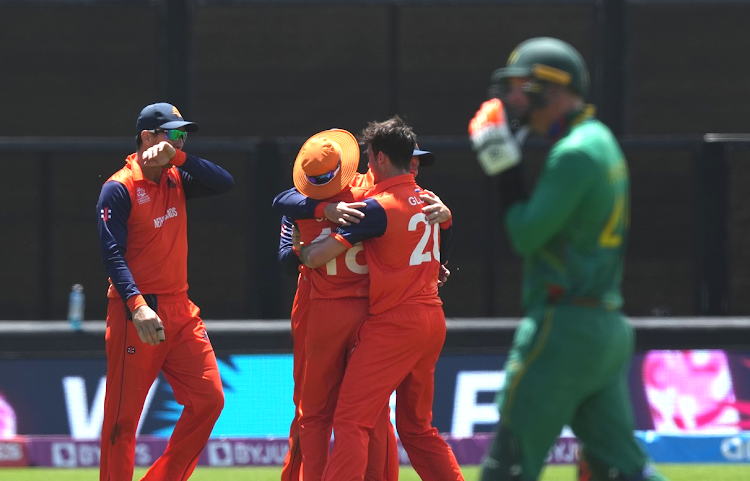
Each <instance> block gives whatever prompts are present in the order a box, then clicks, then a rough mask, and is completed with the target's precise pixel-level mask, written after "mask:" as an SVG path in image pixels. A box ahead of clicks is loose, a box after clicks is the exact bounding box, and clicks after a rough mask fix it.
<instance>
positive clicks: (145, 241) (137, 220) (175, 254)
mask: <svg viewBox="0 0 750 481" xmlns="http://www.w3.org/2000/svg"><path fill="white" fill-rule="evenodd" d="M126 162H127V164H126V165H125V167H123V168H122V169H120V170H119V171H117V172H116V173H115V174H114V175H112V177H110V178H109V180H111V181H116V182H119V183H120V184H122V185H124V186H125V188H127V190H128V193H129V194H130V201H131V208H130V215H129V217H128V221H127V228H128V237H127V250H126V251H125V261H126V262H127V264H128V267H129V268H130V272H131V273H132V275H133V281H134V282H135V285H136V286H138V290H140V291H141V293H149V294H170V295H171V294H179V293H182V292H186V291H187V290H188V282H187V252H188V246H187V211H186V209H185V191H184V189H183V188H182V178H181V177H180V173H179V172H178V171H177V168H176V167H171V168H169V169H164V171H163V172H162V175H161V178H160V179H159V183H158V184H155V183H154V182H151V181H150V180H148V179H145V178H144V177H143V172H142V171H141V166H140V165H138V163H137V162H136V161H135V154H132V155H130V156H129V157H128V158H127V161H126ZM114 296H115V292H114V288H113V287H112V285H111V284H110V290H109V293H108V297H114Z"/></svg>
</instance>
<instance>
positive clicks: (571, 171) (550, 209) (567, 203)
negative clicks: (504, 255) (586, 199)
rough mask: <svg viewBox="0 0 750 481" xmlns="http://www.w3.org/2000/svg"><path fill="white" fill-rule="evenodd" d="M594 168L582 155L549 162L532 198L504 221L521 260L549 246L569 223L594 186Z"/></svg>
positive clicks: (554, 157) (560, 156) (558, 157)
mask: <svg viewBox="0 0 750 481" xmlns="http://www.w3.org/2000/svg"><path fill="white" fill-rule="evenodd" d="M594 173H595V172H594V165H593V163H592V161H591V159H589V158H588V156H586V155H585V154H583V153H582V152H580V151H572V150H568V151H565V152H563V153H562V154H558V155H554V154H553V155H552V157H550V158H549V159H548V160H547V163H546V165H545V168H544V171H543V172H542V175H541V177H540V178H539V181H538V182H537V185H536V188H535V189H534V192H533V193H532V195H531V198H530V199H529V200H528V201H526V202H519V203H516V204H515V205H513V206H512V207H511V208H510V210H509V211H508V215H507V217H506V218H505V225H506V227H507V229H508V234H509V236H510V240H511V243H512V245H513V248H514V249H515V250H516V252H518V253H519V254H521V255H522V256H526V255H529V254H531V253H533V252H536V251H537V250H539V249H540V248H542V247H543V246H544V245H546V244H547V243H548V242H549V241H550V240H551V239H552V238H553V237H554V236H555V235H556V234H557V233H559V232H560V230H561V229H562V228H563V226H565V224H566V223H567V222H568V221H569V219H570V215H571V213H572V212H573V211H574V210H575V208H576V207H577V206H578V204H579V203H580V202H581V199H582V198H583V196H584V195H586V193H587V192H588V191H589V189H590V187H591V186H592V185H593V182H594Z"/></svg>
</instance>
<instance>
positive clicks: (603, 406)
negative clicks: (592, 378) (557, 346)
mask: <svg viewBox="0 0 750 481" xmlns="http://www.w3.org/2000/svg"><path fill="white" fill-rule="evenodd" d="M605 317H606V318H605V319H602V320H593V319H592V320H587V321H591V322H590V324H591V325H592V327H594V326H596V324H597V323H599V324H605V323H606V324H605V325H606V326H607V329H611V330H612V332H611V335H610V336H608V337H609V338H610V339H611V342H612V343H613V345H612V346H610V347H609V348H608V349H606V351H605V352H603V353H602V357H601V359H600V364H601V365H607V364H612V365H613V366H614V368H613V371H612V373H611V375H610V376H609V378H608V380H607V382H605V383H604V384H603V385H602V387H601V388H600V389H599V390H597V391H596V392H594V393H593V394H592V395H590V396H589V397H587V398H586V399H585V400H584V401H583V402H582V403H581V404H580V405H579V406H578V408H577V410H576V412H575V414H574V417H573V420H572V422H571V428H572V429H573V432H574V433H575V434H576V436H577V437H578V439H579V441H580V442H581V445H582V450H581V454H582V455H581V462H580V463H579V479H586V478H588V479H589V480H590V481H599V480H601V481H609V480H616V481H641V480H649V481H657V480H664V479H665V478H664V477H663V476H661V475H660V474H659V473H657V472H656V471H655V470H654V469H653V468H652V467H651V466H649V464H648V459H647V457H646V455H645V453H644V452H643V449H642V448H641V446H640V444H638V441H637V440H636V439H635V437H634V435H633V430H634V421H633V409H632V406H631V403H630V393H629V390H628V379H627V372H628V368H629V364H630V355H631V352H632V344H633V334H632V327H630V325H628V324H627V321H626V320H625V319H623V318H622V317H621V316H620V315H619V314H616V313H612V314H607V315H606V316H605Z"/></svg>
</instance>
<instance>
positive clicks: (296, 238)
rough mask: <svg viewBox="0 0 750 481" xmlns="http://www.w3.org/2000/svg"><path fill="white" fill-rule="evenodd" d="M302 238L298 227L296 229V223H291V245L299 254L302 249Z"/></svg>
mask: <svg viewBox="0 0 750 481" xmlns="http://www.w3.org/2000/svg"><path fill="white" fill-rule="evenodd" d="M302 245H303V244H302V239H301V238H300V234H299V229H297V224H294V225H292V246H293V247H294V250H295V251H297V253H298V254H299V251H300V250H301V249H302Z"/></svg>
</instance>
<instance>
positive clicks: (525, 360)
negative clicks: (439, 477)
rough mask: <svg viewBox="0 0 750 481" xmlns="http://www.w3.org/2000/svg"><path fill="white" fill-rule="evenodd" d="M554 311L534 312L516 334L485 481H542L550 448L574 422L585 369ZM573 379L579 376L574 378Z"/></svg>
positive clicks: (484, 471) (483, 478)
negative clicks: (578, 367)
mask: <svg viewBox="0 0 750 481" xmlns="http://www.w3.org/2000/svg"><path fill="white" fill-rule="evenodd" d="M559 321H560V320H559V319H556V311H555V310H554V309H547V310H540V311H538V312H534V313H531V314H530V316H529V317H526V318H524V319H523V321H522V322H521V325H520V326H519V327H518V330H517V331H516V334H515V337H514V340H513V347H512V348H511V351H510V353H509V356H508V359H507V361H506V365H505V372H506V378H505V384H504V386H503V388H502V389H501V390H500V392H499V394H498V404H499V409H500V423H499V425H498V430H497V433H496V435H495V438H494V440H493V442H492V444H491V447H490V449H489V452H488V453H487V456H486V457H485V460H484V464H483V468H482V476H481V479H482V481H511V480H512V481H527V480H536V479H537V478H538V477H539V474H540V472H541V470H542V468H543V466H544V462H545V460H546V458H547V454H548V453H549V450H550V448H551V447H552V445H553V444H554V442H555V440H556V439H557V437H558V436H559V435H560V431H561V430H562V428H563V426H564V425H565V424H566V423H567V422H568V421H569V420H570V418H571V417H572V414H573V412H574V409H575V406H576V404H577V399H578V390H579V389H580V385H579V383H578V382H577V380H576V379H575V378H580V377H581V375H580V373H581V372H582V371H580V370H576V369H575V368H573V367H572V366H574V365H575V363H574V362H573V359H571V358H575V356H576V354H577V353H575V352H571V350H570V349H569V346H567V345H566V344H567V341H566V339H565V331H566V327H565V325H564V324H565V323H564V322H559ZM571 375H573V378H571Z"/></svg>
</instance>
